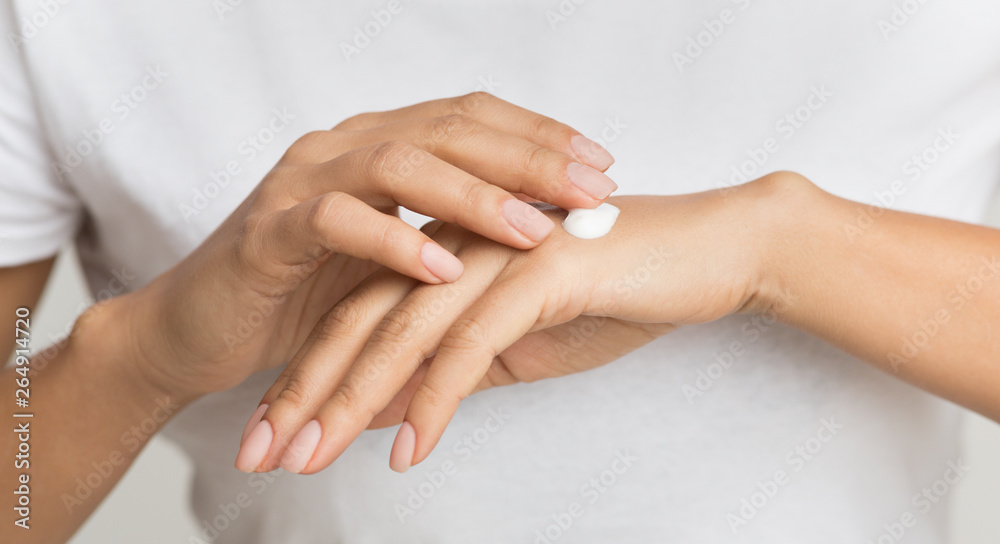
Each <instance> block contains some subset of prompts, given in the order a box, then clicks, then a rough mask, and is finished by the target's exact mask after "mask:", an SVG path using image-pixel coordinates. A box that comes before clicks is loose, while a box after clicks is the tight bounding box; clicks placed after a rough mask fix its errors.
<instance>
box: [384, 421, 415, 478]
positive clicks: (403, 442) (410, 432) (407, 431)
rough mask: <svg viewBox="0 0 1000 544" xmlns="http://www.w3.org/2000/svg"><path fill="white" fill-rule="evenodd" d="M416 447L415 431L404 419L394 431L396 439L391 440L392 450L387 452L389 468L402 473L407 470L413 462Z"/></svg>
mask: <svg viewBox="0 0 1000 544" xmlns="http://www.w3.org/2000/svg"><path fill="white" fill-rule="evenodd" d="M416 447H417V432H416V430H414V428H413V425H411V424H410V422H409V421H404V422H403V424H402V425H400V426H399V431H397V432H396V439H395V440H394V441H393V442H392V451H391V452H390V453H389V468H391V469H392V470H394V471H396V472H399V473H403V472H406V471H407V470H409V468H410V465H411V464H412V463H413V452H414V450H415V449H416Z"/></svg>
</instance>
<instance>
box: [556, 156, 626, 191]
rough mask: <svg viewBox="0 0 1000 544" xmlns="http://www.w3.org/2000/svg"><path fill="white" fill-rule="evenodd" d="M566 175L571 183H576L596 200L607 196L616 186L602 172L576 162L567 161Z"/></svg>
mask: <svg viewBox="0 0 1000 544" xmlns="http://www.w3.org/2000/svg"><path fill="white" fill-rule="evenodd" d="M566 175H568V176H569V180H570V181H572V182H573V185H576V186H577V187H578V188H579V189H580V190H581V191H583V192H585V193H587V194H588V195H590V196H592V197H594V198H596V199H597V200H604V199H605V198H608V195H610V194H611V193H613V192H614V191H615V189H617V188H618V184H617V183H615V182H613V181H611V178H609V177H608V176H606V175H604V174H603V173H602V172H598V171H597V170H594V169H593V168H591V167H589V166H587V165H585V164H580V163H578V162H571V163H569V166H568V167H567V168H566Z"/></svg>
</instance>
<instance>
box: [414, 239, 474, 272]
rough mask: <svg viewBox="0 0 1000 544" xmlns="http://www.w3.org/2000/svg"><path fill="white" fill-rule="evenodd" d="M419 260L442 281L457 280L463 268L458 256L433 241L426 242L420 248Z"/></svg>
mask: <svg viewBox="0 0 1000 544" xmlns="http://www.w3.org/2000/svg"><path fill="white" fill-rule="evenodd" d="M420 260H421V261H423V263H424V266H426V267H427V270H429V271H430V273H431V274H434V275H435V276H436V277H437V278H438V279H439V280H441V281H444V282H451V281H455V280H457V279H458V277H459V276H461V275H462V270H465V267H464V266H463V265H462V261H460V260H458V257H456V256H454V255H452V254H451V253H448V250H446V249H445V248H443V247H441V246H439V245H437V244H435V243H433V242H427V243H426V244H424V247H422V248H420Z"/></svg>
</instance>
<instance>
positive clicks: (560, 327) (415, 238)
mask: <svg viewBox="0 0 1000 544" xmlns="http://www.w3.org/2000/svg"><path fill="white" fill-rule="evenodd" d="M612 162H613V159H612V158H611V156H610V155H609V154H608V153H607V152H606V151H604V150H603V149H602V148H601V147H600V146H598V145H597V144H594V143H593V142H590V141H589V140H587V139H586V138H584V137H583V136H582V135H580V134H579V133H578V132H577V131H575V130H573V129H572V128H570V127H568V126H566V125H563V124H561V123H559V122H557V121H554V120H552V119H549V118H546V117H543V116H540V115H538V114H535V113H533V112H530V111H527V110H524V109H521V108H518V107H516V106H513V105H511V104H507V103H505V102H503V101H501V100H499V99H496V98H494V97H491V96H489V95H485V94H482V93H476V94H473V95H469V96H465V97H460V98H455V99H445V100H438V101H433V102H427V103H423V104H418V105H416V106H410V107H407V108H403V109H400V110H395V111H391V112H381V113H369V114H362V115H360V116H357V117H354V118H351V119H349V120H347V121H345V122H344V123H342V124H341V125H338V126H337V127H335V128H334V129H333V130H331V131H321V132H315V133H311V134H307V135H306V136H304V137H303V138H301V139H299V140H298V141H297V142H296V143H295V144H293V145H292V147H291V148H290V149H289V150H288V152H287V153H286V154H285V156H284V157H283V158H282V159H281V161H279V163H278V165H277V166H276V167H275V168H274V169H273V170H272V171H271V172H270V173H269V174H268V175H267V176H266V177H265V179H264V180H263V181H262V182H261V183H260V184H259V185H258V187H256V188H255V190H254V191H253V192H252V193H251V195H250V196H249V197H248V198H247V199H246V200H245V201H244V202H243V203H242V204H241V205H240V207H239V208H238V209H237V210H236V211H235V212H233V214H232V215H231V216H230V217H229V218H228V219H227V220H226V221H225V222H224V223H223V224H222V225H221V226H220V227H219V228H218V229H217V230H216V231H215V232H214V233H213V234H212V235H211V236H209V238H208V239H206V241H205V242H204V243H203V244H202V245H201V246H199V247H198V248H197V249H196V250H195V251H194V252H193V253H192V254H191V255H190V256H189V257H188V258H186V259H184V260H183V261H182V262H181V263H179V264H178V265H177V266H176V267H174V268H173V269H171V270H170V271H168V272H166V273H164V274H163V275H161V276H160V277H158V278H157V279H156V280H154V281H153V282H151V283H150V284H149V285H147V286H146V287H144V288H143V289H140V290H139V291H136V292H134V293H131V294H129V295H127V296H125V297H122V298H123V299H125V300H124V301H123V302H122V303H120V304H115V305H113V308H118V309H120V310H117V311H116V310H109V311H110V312H111V315H110V319H111V320H112V321H113V322H115V323H125V324H126V329H125V330H124V331H123V333H124V334H122V336H123V337H124V338H126V339H128V340H127V341H128V342H129V343H130V345H129V346H128V349H129V350H130V356H129V359H130V360H131V361H133V362H134V363H135V366H136V368H137V369H138V370H139V373H140V376H142V378H143V379H144V381H146V382H148V383H149V384H150V385H152V386H153V388H154V389H156V390H159V391H162V392H163V393H165V394H167V395H169V396H171V397H172V398H174V399H177V400H178V401H180V402H190V401H192V400H194V399H196V398H198V397H199V396H201V395H204V394H207V393H211V392H214V391H219V390H223V389H227V388H229V387H232V386H235V385H237V384H239V383H240V382H242V381H243V380H244V379H245V378H246V377H248V376H249V375H250V374H252V373H254V372H257V371H260V370H264V369H267V368H271V367H274V366H277V365H280V364H284V363H286V362H288V361H291V362H290V363H289V364H288V365H287V367H286V369H285V372H284V373H283V374H282V375H281V377H280V378H279V380H278V381H277V382H276V383H275V385H274V387H272V388H271V390H270V391H268V393H267V395H266V397H265V399H264V400H263V402H262V404H261V408H259V409H258V410H257V412H256V413H255V414H254V416H253V417H252V418H251V421H250V423H249V424H248V426H247V431H246V432H245V433H244V438H243V441H242V446H241V452H240V455H239V457H238V459H237V466H238V467H239V468H241V469H243V470H248V471H249V470H270V469H273V468H275V467H277V466H279V465H283V466H285V468H286V469H288V470H290V471H293V472H315V471H318V470H320V469H322V468H323V467H325V466H327V465H328V464H329V463H330V462H332V461H333V460H334V459H335V458H336V457H337V456H338V455H339V454H340V453H341V452H342V451H343V450H344V449H345V448H346V447H347V445H348V444H349V443H350V442H351V441H353V440H354V438H356V437H357V435H358V434H359V433H360V432H361V431H362V430H363V429H365V428H366V427H369V426H385V425H390V424H395V423H398V422H399V421H401V420H404V419H405V423H404V424H403V426H402V427H401V431H400V435H399V437H398V438H397V442H396V444H395V445H394V447H393V453H392V455H391V457H392V462H391V465H392V466H393V467H394V468H396V469H398V470H405V468H406V467H408V466H409V465H410V464H412V463H414V462H419V461H420V460H422V459H423V458H424V457H425V456H426V455H427V453H429V452H430V450H431V449H432V448H433V445H434V444H435V443H436V442H437V440H438V438H439V437H440V434H441V432H442V431H443V429H444V427H445V426H446V424H447V422H448V420H449V419H450V417H451V415H452V413H453V412H454V410H455V408H456V407H457V404H458V402H459V400H460V399H461V398H463V397H464V396H466V395H468V394H469V393H471V392H472V391H475V390H477V389H481V388H484V387H490V386H494V385H503V384H508V383H514V382H516V381H533V380H537V379H542V378H546V377H552V376H559V375H563V374H567V373H570V372H577V371H580V370H584V369H586V368H591V367H594V366H598V365H600V364H604V363H607V362H609V361H612V360H614V359H616V358H618V357H620V356H622V355H624V354H625V353H627V352H628V351H631V350H632V349H635V348H636V347H638V346H640V345H642V344H644V343H645V342H648V341H649V340H651V339H652V338H654V337H655V336H657V335H659V334H663V333H665V332H667V331H669V330H671V329H672V328H673V327H674V326H676V325H678V324H683V323H691V322H699V321H708V320H711V319H715V318H717V317H721V316H723V315H726V314H728V313H731V312H733V311H736V310H738V309H739V308H741V307H742V306H743V305H745V304H746V303H747V301H748V300H750V299H751V298H752V296H753V294H754V293H755V288H756V285H755V281H756V278H755V277H754V272H755V270H756V268H755V267H756V265H757V263H756V262H752V261H753V257H755V256H756V254H755V253H753V252H752V251H748V247H749V246H748V245H747V244H749V241H748V240H747V237H748V236H750V235H751V234H753V233H757V232H758V230H757V229H750V228H748V227H747V221H748V219H749V217H750V216H749V215H748V214H747V213H745V211H746V210H748V209H752V207H750V208H748V207H747V206H745V203H743V204H740V203H738V201H740V200H741V199H742V200H746V196H747V195H748V194H749V193H752V192H746V191H738V192H737V193H736V194H734V195H732V196H726V195H723V194H722V193H718V192H713V193H706V194H701V195H689V196H680V197H628V198H616V199H614V203H615V204H616V205H617V206H619V207H620V208H621V209H622V216H621V217H620V219H619V222H618V224H617V226H616V227H615V229H614V230H613V232H612V233H611V234H610V235H608V236H606V237H604V238H601V239H598V240H577V239H575V238H572V237H570V236H569V235H567V234H566V233H564V232H563V231H562V230H561V228H559V227H557V226H556V224H555V223H556V222H558V221H559V220H560V219H561V217H560V216H559V214H560V212H559V211H555V210H550V211H548V212H545V213H542V212H540V211H539V210H538V209H537V208H536V207H533V206H530V205H528V204H526V203H525V202H524V200H540V201H544V202H548V203H551V204H554V205H557V206H560V207H562V208H592V207H596V206H597V205H599V204H600V203H601V202H602V201H603V200H604V199H605V198H606V197H607V196H608V195H609V194H610V193H611V192H612V191H613V190H614V189H615V188H616V185H615V184H614V182H612V181H611V180H610V179H609V178H608V177H607V176H606V175H604V174H603V173H602V171H603V170H606V169H607V167H608V166H610V165H611V163H612ZM750 200H753V199H750ZM397 206H404V207H407V208H409V209H412V210H414V211H416V212H419V213H422V214H425V215H429V216H432V217H435V218H437V219H438V220H440V221H443V222H445V224H442V223H440V222H434V223H431V224H430V225H428V226H426V227H425V228H423V229H421V230H417V229H414V228H412V227H410V226H409V225H406V224H405V223H404V222H402V221H401V220H400V219H398V217H396V214H395V212H396V207H397ZM542 240H546V241H545V243H544V244H541V242H542ZM540 244H541V245H540ZM455 255H458V256H460V257H461V260H459V259H457V258H455ZM382 267H385V268H382ZM362 282H363V283H362ZM581 335H582V337H583V339H584V340H585V342H584V344H585V345H581V343H580V341H579V338H580V337H581ZM428 359H432V360H430V361H429V360H428Z"/></svg>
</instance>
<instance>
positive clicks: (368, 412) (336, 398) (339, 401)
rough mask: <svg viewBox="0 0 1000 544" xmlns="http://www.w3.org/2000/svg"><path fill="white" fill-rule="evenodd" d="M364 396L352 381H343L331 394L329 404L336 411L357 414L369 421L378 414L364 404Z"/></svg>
mask: <svg viewBox="0 0 1000 544" xmlns="http://www.w3.org/2000/svg"><path fill="white" fill-rule="evenodd" d="M364 399H365V395H364V393H363V392H362V391H361V389H360V388H359V387H358V385H357V384H355V383H354V382H352V381H345V382H344V383H342V384H340V387H338V388H337V390H336V391H334V392H333V395H332V396H331V397H330V400H329V404H330V405H332V406H333V407H334V408H336V409H337V411H340V412H346V413H359V414H361V415H362V416H364V417H366V418H368V420H371V419H373V418H374V417H375V415H376V414H377V413H378V411H377V410H375V409H374V408H373V407H372V406H370V405H369V404H368V403H366V402H364Z"/></svg>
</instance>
